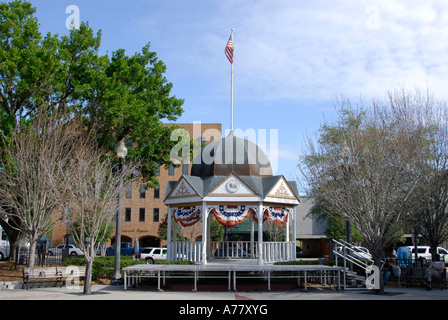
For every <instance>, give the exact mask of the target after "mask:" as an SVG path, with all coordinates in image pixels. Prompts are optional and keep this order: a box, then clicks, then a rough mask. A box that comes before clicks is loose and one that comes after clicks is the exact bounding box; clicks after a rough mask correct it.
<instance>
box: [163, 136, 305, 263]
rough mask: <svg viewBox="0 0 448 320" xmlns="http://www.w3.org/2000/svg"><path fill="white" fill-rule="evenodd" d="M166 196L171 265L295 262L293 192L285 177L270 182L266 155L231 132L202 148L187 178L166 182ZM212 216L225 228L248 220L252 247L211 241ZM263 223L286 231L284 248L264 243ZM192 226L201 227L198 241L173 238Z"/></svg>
mask: <svg viewBox="0 0 448 320" xmlns="http://www.w3.org/2000/svg"><path fill="white" fill-rule="evenodd" d="M165 194H166V196H165V199H164V202H165V204H166V205H167V206H168V217H167V224H168V230H167V240H168V259H169V260H190V261H194V262H197V263H201V264H203V265H205V264H207V262H208V261H209V260H210V259H216V258H227V259H232V258H233V259H235V258H236V259H242V258H245V259H257V260H258V264H260V265H262V264H264V263H271V262H277V261H289V260H295V257H296V256H295V255H296V251H295V238H296V237H295V233H296V228H295V226H296V222H295V207H296V206H297V205H298V204H299V197H298V192H297V187H296V185H295V183H293V182H289V181H287V180H286V179H285V178H284V177H283V176H273V175H272V169H271V166H270V163H269V160H268V158H267V157H266V154H265V153H264V152H263V151H262V150H261V149H260V148H259V147H258V146H257V145H256V144H254V143H252V142H250V141H248V140H246V139H241V138H238V137H236V136H234V134H233V132H231V133H230V134H229V135H228V136H227V137H225V138H223V139H220V140H217V141H214V142H212V143H210V144H208V145H207V146H205V147H204V148H203V150H202V152H201V154H200V155H199V156H198V157H197V158H196V159H195V160H194V163H193V167H192V169H191V175H183V176H182V177H181V178H180V179H179V180H178V181H172V182H169V183H168V186H167V190H166V193H165ZM211 214H212V215H213V216H214V217H215V218H216V219H217V220H218V221H219V223H221V224H222V225H223V226H224V227H226V228H232V227H234V226H236V225H238V224H239V223H241V222H243V221H245V220H246V219H249V221H250V225H251V233H250V241H212V240H211V239H210V221H211V218H210V217H211V216H210V215H211ZM266 220H269V222H270V223H277V224H278V225H280V226H281V227H284V228H286V240H285V241H284V242H265V241H263V222H264V221H266ZM196 223H202V240H201V241H177V240H176V237H173V236H172V235H173V234H174V235H176V234H177V232H176V229H177V225H178V224H181V225H183V226H191V225H193V224H196ZM255 223H257V224H258V239H255V236H254V234H255V232H254V229H255V227H254V224H255Z"/></svg>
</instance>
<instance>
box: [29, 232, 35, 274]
mask: <svg viewBox="0 0 448 320" xmlns="http://www.w3.org/2000/svg"><path fill="white" fill-rule="evenodd" d="M29 259H30V260H29V261H28V268H34V260H36V240H35V239H31V238H30V257H29Z"/></svg>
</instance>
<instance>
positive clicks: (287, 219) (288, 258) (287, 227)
mask: <svg viewBox="0 0 448 320" xmlns="http://www.w3.org/2000/svg"><path fill="white" fill-rule="evenodd" d="M290 221H291V214H288V215H287V216H286V250H285V254H286V257H285V258H286V260H287V261H289V260H292V259H291V249H290V248H291V245H290V242H291V240H290V239H289V234H290V233H289V228H290Z"/></svg>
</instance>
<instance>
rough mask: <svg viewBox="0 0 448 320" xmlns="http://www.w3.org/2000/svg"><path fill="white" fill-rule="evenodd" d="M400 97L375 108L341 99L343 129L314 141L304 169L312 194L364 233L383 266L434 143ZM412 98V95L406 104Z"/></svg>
mask: <svg viewBox="0 0 448 320" xmlns="http://www.w3.org/2000/svg"><path fill="white" fill-rule="evenodd" d="M399 94H403V92H396V93H391V94H390V95H389V98H390V99H389V100H386V101H384V102H383V101H380V100H374V101H373V105H372V107H371V108H365V106H364V105H361V107H358V108H354V107H352V105H351V101H350V100H349V99H339V100H337V101H336V105H337V106H338V107H339V110H340V111H339V116H340V121H339V123H338V124H337V126H336V127H337V130H333V131H331V135H327V136H324V139H319V140H318V141H317V142H314V141H313V140H312V139H311V138H310V139H309V140H308V141H309V144H308V154H307V155H306V156H305V157H304V158H303V159H302V162H301V165H300V169H301V175H302V177H303V178H304V180H305V181H306V184H307V185H308V186H309V188H308V192H309V196H311V197H314V198H316V201H317V202H318V203H321V204H322V208H323V210H325V211H326V212H327V214H329V215H340V216H342V217H344V218H345V219H347V220H348V221H349V222H350V223H351V224H352V225H353V226H354V227H355V228H356V229H357V230H358V231H359V232H360V234H361V236H362V238H363V239H364V241H365V242H366V246H367V248H368V249H369V250H370V252H371V253H372V257H373V260H374V263H375V265H376V266H378V267H380V265H381V260H382V258H383V257H384V252H385V250H386V248H387V247H388V246H389V245H391V244H392V243H393V242H394V241H395V239H397V237H399V236H400V234H401V231H402V222H403V221H404V220H405V218H406V217H407V215H408V214H409V210H410V200H411V199H412V197H413V196H414V194H415V192H416V191H418V188H419V187H420V185H421V182H422V175H423V171H422V170H421V168H422V163H423V162H424V160H425V159H424V157H422V155H425V154H427V150H428V144H429V143H428V140H427V136H426V132H427V131H426V129H425V127H424V124H423V123H421V122H419V120H420V119H419V118H417V117H415V115H416V112H417V110H416V109H414V108H411V106H410V105H409V104H407V103H403V101H402V103H397V102H399V100H397V99H396V100H394V99H391V98H392V97H394V96H396V95H399ZM409 99H412V96H409V95H407V100H404V102H407V101H409ZM423 107H424V106H423ZM325 126H326V124H325V125H324V127H325ZM332 127H335V126H332ZM321 138H322V136H321ZM380 284H381V289H380V291H383V290H384V288H383V285H382V282H381V281H380Z"/></svg>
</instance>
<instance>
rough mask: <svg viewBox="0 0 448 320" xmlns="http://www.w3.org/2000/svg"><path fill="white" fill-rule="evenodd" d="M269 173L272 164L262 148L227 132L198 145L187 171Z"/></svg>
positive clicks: (201, 174) (202, 174) (207, 174)
mask: <svg viewBox="0 0 448 320" xmlns="http://www.w3.org/2000/svg"><path fill="white" fill-rule="evenodd" d="M231 173H235V174H237V175H239V176H261V177H266V176H272V168H271V164H270V162H269V159H268V157H267V156H266V154H265V152H264V151H263V150H262V149H261V148H260V147H258V146H257V145H256V144H255V143H253V142H251V141H249V140H247V139H242V138H238V137H236V136H235V135H234V134H233V131H231V132H230V134H229V135H228V136H227V137H225V138H223V139H220V140H216V141H213V142H211V143H209V144H208V145H206V146H205V147H203V148H202V151H201V154H200V155H198V156H197V157H196V159H194V162H193V166H192V168H191V175H192V176H197V177H210V176H227V175H229V174H231Z"/></svg>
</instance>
